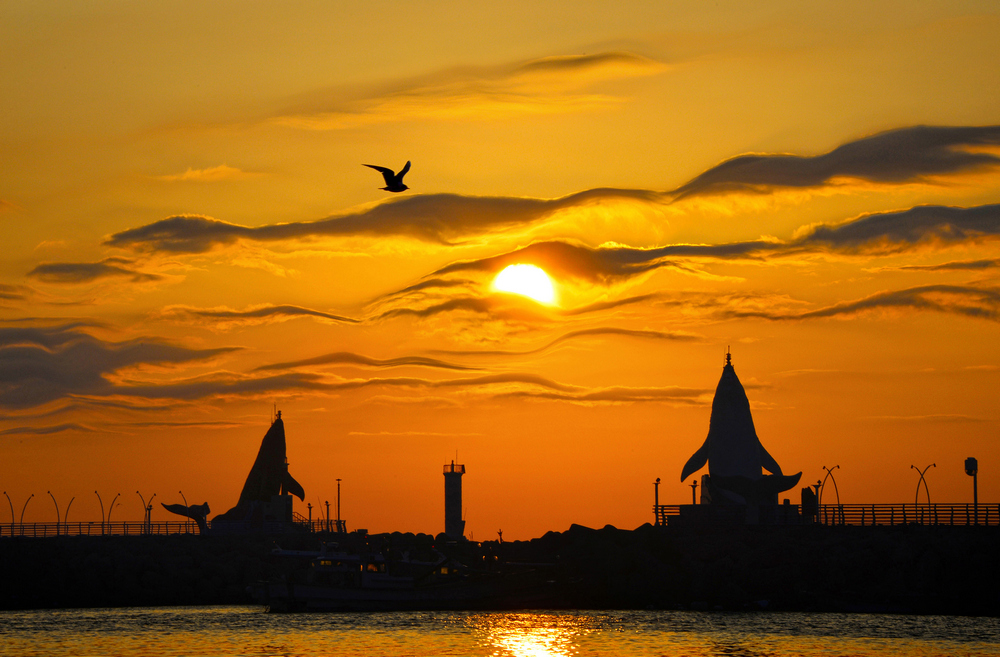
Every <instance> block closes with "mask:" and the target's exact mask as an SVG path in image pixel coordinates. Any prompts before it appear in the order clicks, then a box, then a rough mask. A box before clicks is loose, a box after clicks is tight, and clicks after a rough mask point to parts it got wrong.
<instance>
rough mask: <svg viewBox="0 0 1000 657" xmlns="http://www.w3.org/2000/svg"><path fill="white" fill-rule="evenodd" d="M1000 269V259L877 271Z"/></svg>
mask: <svg viewBox="0 0 1000 657" xmlns="http://www.w3.org/2000/svg"><path fill="white" fill-rule="evenodd" d="M998 267H1000V258H992V259H988V260H958V261H954V262H943V263H941V264H939V265H900V266H898V267H879V268H878V269H877V271H977V270H981V269H996V268H998Z"/></svg>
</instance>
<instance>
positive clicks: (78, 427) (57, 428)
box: [0, 422, 95, 436]
mask: <svg viewBox="0 0 1000 657" xmlns="http://www.w3.org/2000/svg"><path fill="white" fill-rule="evenodd" d="M64 431H76V432H81V433H93V432H94V431H95V429H91V428H90V427H88V426H85V425H83V424H76V423H72V422H71V423H67V424H56V425H52V426H47V427H11V428H10V429H3V430H0V436H48V435H50V434H54V433H63V432H64Z"/></svg>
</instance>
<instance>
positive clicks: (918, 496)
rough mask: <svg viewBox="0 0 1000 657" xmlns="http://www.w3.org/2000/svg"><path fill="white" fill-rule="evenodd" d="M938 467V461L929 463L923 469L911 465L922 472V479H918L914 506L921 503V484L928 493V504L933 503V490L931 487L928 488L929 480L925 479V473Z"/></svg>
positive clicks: (912, 468) (911, 467) (913, 468)
mask: <svg viewBox="0 0 1000 657" xmlns="http://www.w3.org/2000/svg"><path fill="white" fill-rule="evenodd" d="M936 467H937V463H931V464H930V465H928V466H927V467H926V468H924V469H923V470H921V469H920V468H918V467H917V466H915V465H911V466H910V469H911V470H916V471H917V472H918V473H920V479H919V480H918V481H917V492H916V493H915V494H914V496H913V506H916V505H917V504H919V499H920V484H923V485H924V492H925V493H927V506H930V505H931V491H930V489H929V488H927V480H926V479H924V473H926V472H927V471H928V470H930V469H931V468H936Z"/></svg>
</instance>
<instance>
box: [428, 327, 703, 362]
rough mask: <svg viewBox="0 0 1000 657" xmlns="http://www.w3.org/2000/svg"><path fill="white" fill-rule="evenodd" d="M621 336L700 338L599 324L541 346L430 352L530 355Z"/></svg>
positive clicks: (646, 338)
mask: <svg viewBox="0 0 1000 657" xmlns="http://www.w3.org/2000/svg"><path fill="white" fill-rule="evenodd" d="M605 335H614V336H623V337H629V338H640V339H645V340H667V341H682V342H694V341H698V340H701V339H702V338H701V337H700V336H697V335H694V334H692V333H683V332H681V331H649V330H635V329H624V328H617V327H614V326H600V327H595V328H589V329H580V330H577V331H569V332H568V333H564V334H563V335H560V336H559V337H557V338H556V339H554V340H551V341H549V342H547V343H546V344H544V345H542V346H541V347H536V348H534V349H525V350H521V351H515V350H500V349H493V350H486V349H482V350H473V349H470V350H456V349H435V350H433V351H432V353H439V354H449V355H454V356H531V355H534V354H540V353H542V352H544V351H548V350H549V349H551V348H553V347H555V346H557V345H560V344H563V343H565V342H570V341H573V340H576V339H579V338H585V337H590V336H605Z"/></svg>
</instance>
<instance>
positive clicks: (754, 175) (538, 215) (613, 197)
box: [105, 62, 1000, 264]
mask: <svg viewBox="0 0 1000 657" xmlns="http://www.w3.org/2000/svg"><path fill="white" fill-rule="evenodd" d="M539 66H540V67H541V68H542V69H544V68H545V67H547V66H551V67H554V68H556V69H566V70H569V69H573V67H575V66H578V64H575V63H572V62H557V63H548V64H540V65H539ZM584 68H586V66H584ZM998 146H1000V126H986V127H935V126H916V127H908V128H901V129H898V130H892V131H889V132H884V133H881V134H878V135H875V136H872V137H867V138H864V139H860V140H857V141H854V142H850V143H847V144H844V145H842V146H840V147H838V148H836V149H834V150H833V151H831V152H829V153H826V154H824V155H819V156H813V157H808V156H799V155H742V156H739V157H736V158H733V159H731V160H728V161H726V162H723V163H722V164H720V165H718V166H716V167H713V168H712V169H709V170H708V171H705V172H704V173H702V174H701V175H699V176H698V177H696V178H694V179H693V180H692V181H690V182H688V183H687V184H685V185H682V186H681V187H679V188H677V189H675V190H673V191H671V192H662V191H651V190H641V189H611V188H596V189H588V190H585V191H581V192H577V193H575V194H570V195H568V196H564V197H562V198H557V199H539V198H514V197H473V196H461V195H458V194H427V195H414V196H407V197H404V198H396V199H391V200H388V201H385V202H382V203H379V204H377V205H373V206H369V207H365V208H361V209H358V210H355V211H353V212H346V213H342V214H338V215H332V216H329V217H326V218H325V219H320V220H317V221H299V222H290V223H282V224H266V225H263V226H242V225H239V224H232V223H227V222H225V221H220V220H218V219H214V218H211V217H206V216H201V215H177V216H173V217H168V218H166V219H162V220H160V221H156V222H153V223H151V224H146V225H144V226H139V227H136V228H130V229H128V230H125V231H121V232H119V233H116V234H114V235H111V236H110V237H108V238H107V240H106V241H105V244H106V245H108V246H113V247H120V248H129V249H134V250H137V251H160V252H168V253H204V252H206V251H209V250H211V249H213V248H216V247H220V246H225V245H231V244H234V243H235V242H237V241H239V240H254V241H262V242H266V241H279V240H307V239H313V238H320V237H343V236H367V237H385V236H390V235H392V236H403V237H408V238H412V239H416V240H421V241H425V242H436V243H439V244H445V245H448V244H453V243H455V242H457V241H461V240H464V239H468V238H471V237H481V236H483V235H488V234H491V233H496V232H500V231H509V230H512V229H515V228H527V227H530V226H532V225H534V224H537V223H539V222H542V221H545V220H549V219H552V218H554V217H555V216H557V215H558V214H559V213H560V212H563V211H566V210H570V209H573V210H578V211H579V210H584V209H587V208H591V207H595V206H602V205H608V204H643V205H647V206H656V207H660V208H661V209H662V207H663V206H664V204H666V203H668V202H670V201H672V200H677V199H681V198H685V197H688V196H698V195H707V194H724V193H730V192H739V193H746V192H755V193H766V192H770V191H772V190H774V189H778V188H803V187H818V186H823V185H834V184H838V182H837V181H839V180H841V179H843V178H845V177H847V178H852V179H859V180H864V181H868V182H873V183H879V184H886V185H889V184H903V183H911V182H917V181H926V180H928V179H929V178H931V177H935V176H942V175H949V174H958V173H964V172H971V171H974V170H978V169H981V168H984V167H993V166H996V165H997V164H1000V156H997V155H994V154H992V153H989V152H983V151H982V150H976V149H977V148H978V149H983V148H994V147H998ZM984 207H992V206H984ZM827 228H828V229H831V230H832V227H829V226H828V227H827ZM863 228H864V226H860V225H859V226H855V229H856V230H858V231H861V230H862V229H863ZM825 236H826V237H828V238H831V239H832V238H833V237H837V236H835V235H832V234H826V235H825ZM820 237H821V235H816V239H819V238H820ZM840 237H841V239H846V235H845V234H842V235H841V236H840ZM938 237H941V238H944V237H945V236H944V235H943V234H939V235H938ZM680 246H682V245H677V247H673V248H679V247H680ZM732 246H736V245H732ZM687 247H688V248H689V249H690V250H691V251H692V254H694V253H696V252H697V251H698V250H699V248H700V249H702V250H705V249H706V248H707V247H704V246H699V245H687ZM715 248H721V245H720V246H717V247H715ZM674 253H675V252H674V251H670V252H667V253H664V254H663V255H670V254H674ZM676 254H677V255H683V252H682V251H677V252H676ZM623 264H624V263H623Z"/></svg>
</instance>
